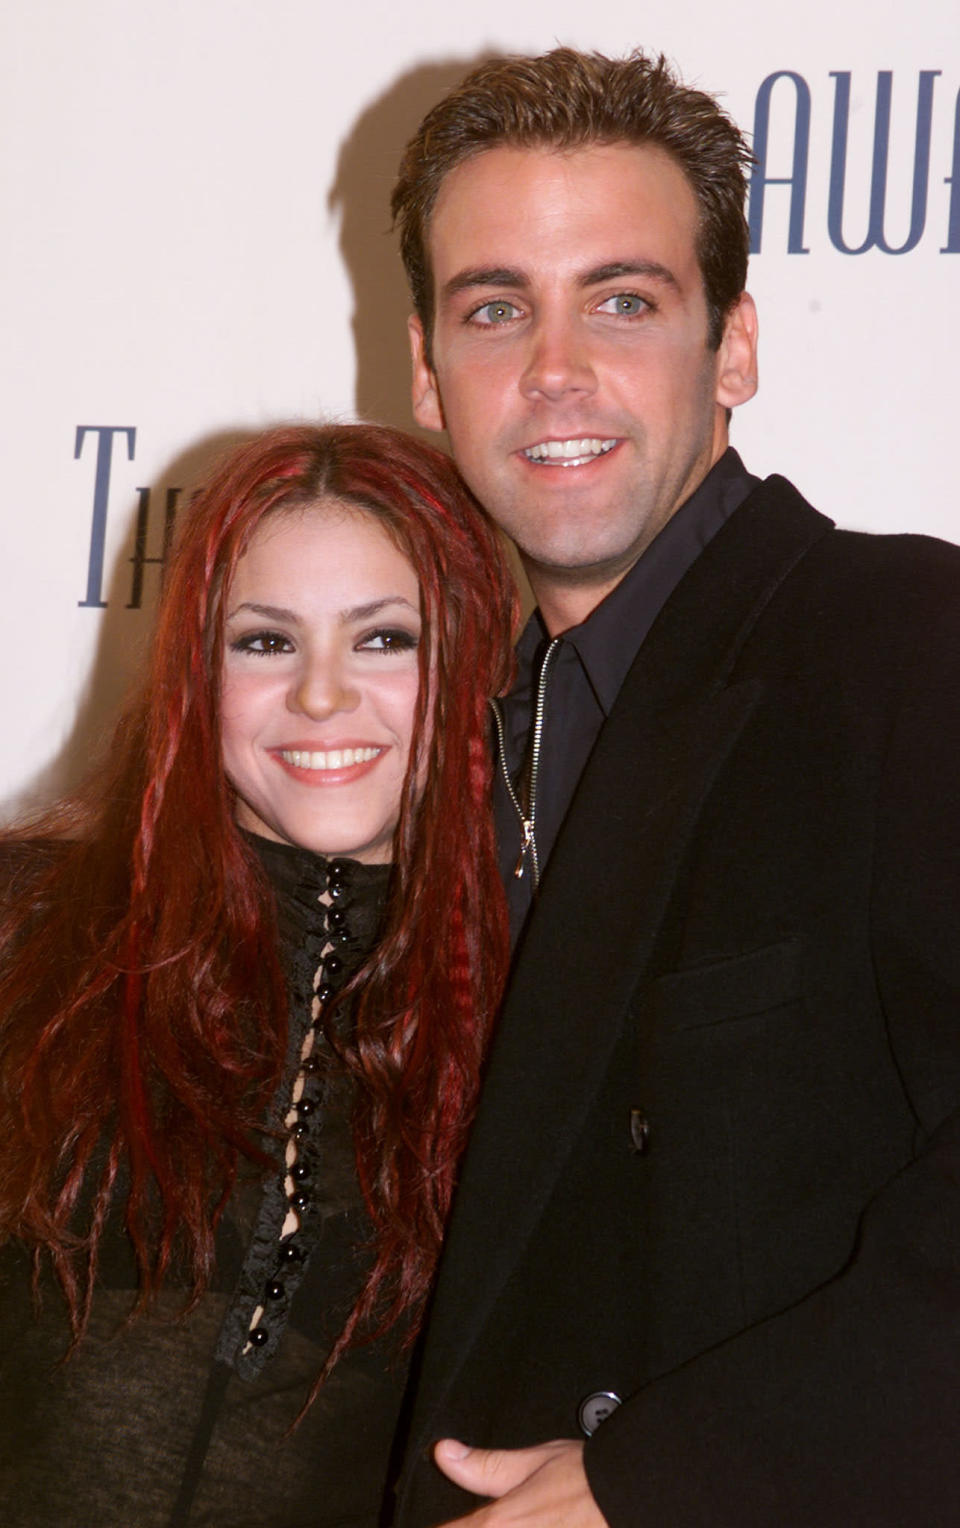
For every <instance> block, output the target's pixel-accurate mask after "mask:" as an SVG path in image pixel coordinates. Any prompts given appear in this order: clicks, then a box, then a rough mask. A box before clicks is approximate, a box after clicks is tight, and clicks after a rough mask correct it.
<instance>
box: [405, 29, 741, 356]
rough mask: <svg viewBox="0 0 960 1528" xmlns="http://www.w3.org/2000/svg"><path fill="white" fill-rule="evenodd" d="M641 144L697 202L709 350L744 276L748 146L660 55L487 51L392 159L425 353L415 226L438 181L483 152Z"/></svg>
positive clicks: (422, 233)
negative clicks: (662, 156) (670, 163)
mask: <svg viewBox="0 0 960 1528" xmlns="http://www.w3.org/2000/svg"><path fill="white" fill-rule="evenodd" d="M610 143H635V144H653V145H655V146H656V147H658V148H660V149H662V150H664V152H665V153H667V154H669V155H670V157H671V158H672V159H673V160H674V161H675V163H676V164H677V165H679V167H680V169H681V170H682V171H683V173H684V175H685V176H686V178H687V181H688V183H689V185H690V188H691V190H692V191H693V194H694V196H695V197H696V201H697V207H698V209H699V225H698V230H697V259H698V262H699V265H700V272H701V275H702V277H703V286H704V292H705V294H706V300H707V311H708V314H709V330H708V341H709V343H710V345H711V346H712V347H713V348H714V349H716V347H717V346H718V345H719V344H720V340H721V337H722V334H723V324H724V319H725V318H726V316H727V314H728V313H729V311H730V309H731V308H732V306H733V304H734V303H735V302H736V300H737V298H738V297H739V296H740V294H741V292H742V291H743V289H744V286H745V284H746V279H747V254H748V249H749V236H748V231H747V223H746V218H745V216H744V200H745V196H746V178H745V174H744V167H745V165H746V164H747V163H749V160H750V151H749V149H748V147H747V144H746V142H745V140H744V138H743V135H742V134H741V132H740V130H739V128H738V127H737V126H736V124H735V123H734V122H733V121H732V120H731V118H730V117H729V116H728V115H727V113H726V112H725V111H723V110H722V108H721V107H720V106H719V105H718V104H717V102H716V101H715V100H714V99H713V97H712V96H709V95H707V94H705V93H704V92H703V91H701V90H691V89H689V88H688V87H687V86H685V85H683V84H681V83H680V81H679V79H678V78H677V77H676V75H675V74H674V73H673V72H672V71H671V69H670V68H669V66H668V64H667V62H666V59H665V58H664V57H663V55H662V54H661V56H660V57H659V58H656V59H652V58H647V57H646V55H645V54H643V53H642V52H640V51H637V52H635V53H632V54H630V56H629V57H628V58H621V59H614V58H606V57H604V56H603V54H601V53H578V52H576V51H575V50H574V49H572V48H555V49H554V50H553V51H552V52H550V53H544V54H542V55H541V56H540V57H537V58H525V57H520V56H516V57H508V58H494V59H490V60H488V62H486V63H484V64H481V65H480V66H479V68H477V69H474V70H473V71H472V72H471V73H470V74H468V75H467V77H466V78H465V79H464V80H463V81H462V83H461V84H460V85H458V86H457V87H456V88H455V89H454V90H452V91H451V92H450V94H449V95H447V96H445V97H444V99H443V100H442V101H438V103H437V105H436V106H434V107H433V108H432V109H431V110H430V111H429V112H428V113H427V115H426V116H425V117H424V119H423V121H422V122H421V124H420V127H419V130H418V131H417V133H416V134H415V136H414V137H413V138H412V139H411V140H410V142H409V143H408V145H407V147H406V149H405V151H404V155H403V158H402V160H401V162H400V171H399V175H398V178H397V183H396V186H395V187H394V192H393V197H392V201H391V207H392V211H393V217H394V223H395V225H396V226H397V227H398V228H399V230H400V253H401V255H402V258H403V263H404V265H405V267H406V271H407V278H408V280H409V282H410V290H411V292H412V295H413V303H414V307H415V308H416V310H417V314H418V316H419V318H420V322H421V323H422V325H423V330H424V334H425V336H426V340H427V345H428V348H429V342H430V336H431V332H432V327H433V297H434V294H433V277H432V272H431V269H430V260H429V256H428V254H427V231H428V225H429V220H430V214H431V212H432V211H433V206H434V203H435V202H436V199H437V193H438V192H439V190H440V185H441V182H442V181H443V179H444V177H445V176H446V175H448V174H449V173H450V171H451V170H453V169H455V168H456V166H457V165H458V164H462V163H463V161H464V160H466V159H469V158H471V156H472V155H474V154H480V153H482V152H483V151H484V150H485V149H492V148H497V147H499V146H502V145H508V146H510V147H515V148H550V149H576V148H583V147H587V146H589V145H592V144H610Z"/></svg>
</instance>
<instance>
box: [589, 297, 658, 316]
mask: <svg viewBox="0 0 960 1528" xmlns="http://www.w3.org/2000/svg"><path fill="white" fill-rule="evenodd" d="M649 306H650V304H649V303H648V302H647V301H646V299H645V298H643V297H639V296H638V295H637V293H636V292H618V293H617V295H616V296H615V297H608V298H607V300H606V302H602V303H600V305H599V307H598V308H597V312H598V313H616V314H617V316H618V317H619V318H636V317H638V316H639V314H641V313H643V312H645V311H646V309H647V308H649Z"/></svg>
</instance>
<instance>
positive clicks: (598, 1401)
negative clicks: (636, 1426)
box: [577, 1390, 620, 1438]
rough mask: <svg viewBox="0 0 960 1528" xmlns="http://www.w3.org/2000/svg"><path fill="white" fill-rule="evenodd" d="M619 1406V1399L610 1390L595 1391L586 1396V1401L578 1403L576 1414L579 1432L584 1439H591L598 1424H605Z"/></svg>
mask: <svg viewBox="0 0 960 1528" xmlns="http://www.w3.org/2000/svg"><path fill="white" fill-rule="evenodd" d="M619 1405H620V1397H619V1396H618V1395H614V1393H613V1391H612V1390H595V1391H594V1392H593V1394H592V1395H588V1396H587V1398H586V1400H583V1401H581V1402H580V1409H579V1411H578V1412H577V1421H578V1422H579V1423H580V1431H581V1432H582V1433H583V1434H584V1436H585V1437H587V1438H592V1437H593V1435H594V1433H595V1432H596V1430H597V1428H598V1427H599V1426H600V1423H601V1422H605V1421H606V1420H607V1417H608V1416H610V1414H611V1412H614V1411H616V1409H617V1407H618V1406H619Z"/></svg>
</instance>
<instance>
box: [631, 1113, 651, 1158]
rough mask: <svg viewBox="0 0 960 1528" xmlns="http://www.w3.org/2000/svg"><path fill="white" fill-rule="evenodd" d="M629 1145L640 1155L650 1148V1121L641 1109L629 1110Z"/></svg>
mask: <svg viewBox="0 0 960 1528" xmlns="http://www.w3.org/2000/svg"><path fill="white" fill-rule="evenodd" d="M630 1145H631V1147H632V1149H633V1150H634V1151H635V1152H636V1153H637V1155H638V1156H641V1157H642V1156H643V1154H644V1152H647V1151H649V1150H650V1121H649V1120H648V1119H647V1116H646V1115H645V1114H644V1112H643V1110H642V1109H631V1110H630Z"/></svg>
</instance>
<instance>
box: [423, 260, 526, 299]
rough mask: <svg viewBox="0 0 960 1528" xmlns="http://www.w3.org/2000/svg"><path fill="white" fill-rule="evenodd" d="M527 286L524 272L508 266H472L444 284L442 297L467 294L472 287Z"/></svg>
mask: <svg viewBox="0 0 960 1528" xmlns="http://www.w3.org/2000/svg"><path fill="white" fill-rule="evenodd" d="M528 284H529V277H528V276H527V275H526V273H525V272H524V271H519V270H516V269H515V268H514V267H513V266H509V265H474V266H471V267H470V268H469V269H468V270H465V271H458V272H457V274H456V275H455V276H451V277H450V280H449V281H447V282H445V283H444V286H443V292H442V295H443V296H444V297H447V298H449V297H456V295H457V293H458V292H467V291H469V290H470V289H471V288H472V287H514V288H516V287H525V286H527V285H528Z"/></svg>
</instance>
